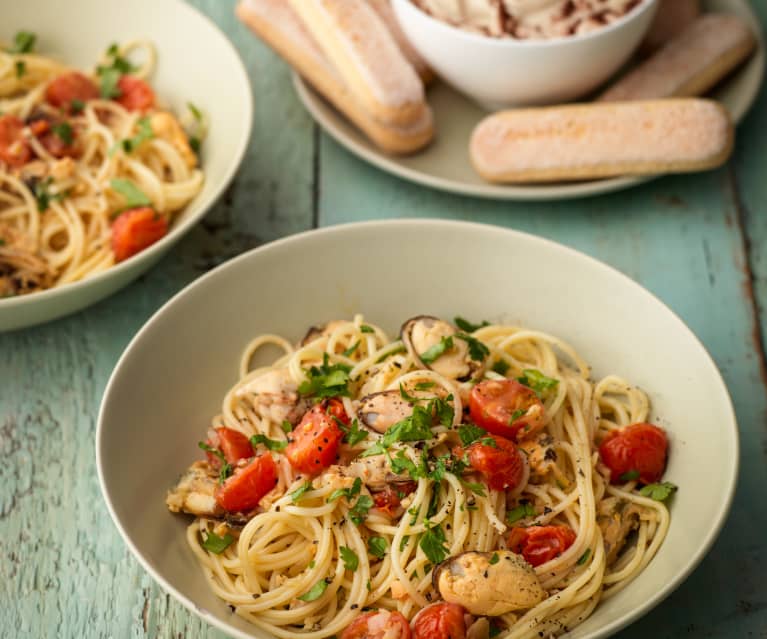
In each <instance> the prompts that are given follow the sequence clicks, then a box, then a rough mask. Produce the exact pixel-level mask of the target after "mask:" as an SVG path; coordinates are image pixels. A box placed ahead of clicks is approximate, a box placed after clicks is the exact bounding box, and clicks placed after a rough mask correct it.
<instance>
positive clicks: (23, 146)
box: [0, 32, 206, 297]
mask: <svg viewBox="0 0 767 639" xmlns="http://www.w3.org/2000/svg"><path fill="white" fill-rule="evenodd" d="M34 44H35V36H34V35H33V34H31V33H27V32H20V33H19V34H17V35H16V39H15V44H14V45H13V46H12V47H10V48H6V49H4V50H2V51H0V113H1V114H2V115H1V116H0V297H6V296H12V295H18V294H24V293H31V292H35V291H39V290H42V289H46V288H50V287H55V286H61V285H63V284H67V283H70V282H75V281H77V280H81V279H83V278H86V277H90V276H92V275H94V274H96V273H99V272H102V271H104V270H105V269H108V268H109V267H111V266H113V265H114V264H115V263H116V262H119V261H122V260H124V259H127V258H128V257H130V256H132V255H133V254H135V253H137V252H139V251H141V250H143V249H144V248H146V246H148V245H149V244H151V243H153V242H155V241H157V240H158V239H160V238H161V237H162V236H163V235H165V233H166V232H167V229H168V226H169V224H170V223H171V222H172V219H173V216H174V214H175V213H176V212H178V211H179V210H180V209H182V208H183V207H184V206H186V205H187V204H188V203H189V202H190V200H192V198H194V197H195V195H196V194H197V193H198V192H199V191H200V189H201V188H202V184H203V173H202V171H201V170H200V169H199V168H198V161H197V155H196V149H198V147H199V143H200V140H201V139H202V137H203V135H204V133H205V129H206V123H205V121H204V118H203V116H202V114H201V113H200V112H199V110H197V109H196V108H194V107H193V106H191V105H190V109H191V110H192V111H193V112H194V116H187V119H188V122H187V123H186V124H187V126H186V128H184V127H182V125H181V123H180V122H179V121H178V119H177V118H176V117H175V116H174V115H173V114H171V113H170V112H169V111H167V110H164V109H162V108H160V107H159V105H158V103H157V100H156V98H155V94H154V91H153V90H152V88H151V87H150V85H149V84H148V82H147V79H148V78H149V77H150V76H151V75H152V72H153V70H154V66H155V61H156V60H155V57H156V56H155V50H154V47H153V46H152V44H151V43H149V42H146V41H134V42H129V43H126V44H125V45H123V46H117V45H112V46H111V47H110V48H109V49H108V51H107V52H106V53H105V54H104V56H103V58H102V59H101V60H100V63H99V65H98V66H97V68H96V70H95V71H94V72H93V73H91V74H85V73H80V72H79V71H75V70H72V69H70V68H68V67H66V66H65V65H64V64H62V63H60V62H59V61H57V60H55V59H52V58H48V57H44V56H42V55H37V54H35V53H34V52H33V49H34ZM134 59H140V60H141V63H134V61H133V60H134Z"/></svg>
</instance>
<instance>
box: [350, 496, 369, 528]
mask: <svg viewBox="0 0 767 639" xmlns="http://www.w3.org/2000/svg"><path fill="white" fill-rule="evenodd" d="M372 507H373V498H372V497H371V496H370V495H360V496H359V499H357V503H356V504H354V506H352V507H351V508H350V509H349V519H351V520H352V521H353V522H354V523H355V524H357V525H358V526H359V525H360V524H361V523H362V522H363V521H365V518H366V517H367V516H368V511H369V510H370V509H371V508H372Z"/></svg>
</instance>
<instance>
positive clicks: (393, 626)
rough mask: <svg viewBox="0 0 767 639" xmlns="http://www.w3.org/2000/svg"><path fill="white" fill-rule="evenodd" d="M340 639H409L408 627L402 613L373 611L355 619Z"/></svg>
mask: <svg viewBox="0 0 767 639" xmlns="http://www.w3.org/2000/svg"><path fill="white" fill-rule="evenodd" d="M341 639H410V625H409V624H408V622H407V619H405V617H403V616H402V613H399V612H396V611H394V612H390V611H389V610H374V611H372V612H366V613H364V614H362V615H360V616H359V617H357V618H355V619H354V621H352V622H351V623H350V624H349V625H348V626H347V627H346V629H345V630H344V631H343V632H342V633H341Z"/></svg>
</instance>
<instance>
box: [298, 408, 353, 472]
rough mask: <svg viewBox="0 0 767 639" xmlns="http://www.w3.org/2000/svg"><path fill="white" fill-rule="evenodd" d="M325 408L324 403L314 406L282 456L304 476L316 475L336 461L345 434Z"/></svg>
mask: <svg viewBox="0 0 767 639" xmlns="http://www.w3.org/2000/svg"><path fill="white" fill-rule="evenodd" d="M328 406H329V404H326V403H325V402H322V403H320V404H317V405H316V406H314V407H313V408H312V409H311V410H309V411H307V412H306V413H305V414H304V416H303V418H302V419H301V421H300V422H299V424H298V426H296V427H295V428H294V429H293V432H292V433H290V436H289V438H290V443H289V444H288V447H287V448H286V449H285V455H287V457H288V460H289V461H290V465H291V466H293V468H295V469H296V470H297V471H299V472H300V473H304V474H305V475H316V474H317V473H319V472H320V471H322V470H324V469H325V468H327V467H328V466H330V465H331V464H332V463H333V462H335V460H336V457H337V454H338V446H339V444H340V443H341V439H342V438H343V436H344V434H343V431H342V430H341V428H340V427H339V426H338V424H337V423H336V420H335V419H333V417H331V416H330V415H328V413H327V407H328ZM331 410H335V409H331ZM347 419H348V418H347ZM342 421H343V420H342Z"/></svg>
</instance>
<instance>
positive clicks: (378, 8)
mask: <svg viewBox="0 0 767 639" xmlns="http://www.w3.org/2000/svg"><path fill="white" fill-rule="evenodd" d="M368 2H369V3H370V6H371V7H373V9H374V10H375V12H376V13H377V14H378V16H379V17H380V18H381V20H383V21H384V23H385V24H386V27H387V28H388V29H389V33H391V34H392V36H394V40H395V41H396V42H397V45H398V46H399V49H400V51H402V53H403V55H404V56H405V57H406V58H407V59H408V62H410V64H412V65H413V68H414V69H415V72H416V73H417V74H418V75H419V76H420V78H421V80H422V81H423V83H424V84H429V83H430V82H431V81H432V80H434V72H433V71H432V70H431V68H430V67H429V65H428V64H426V60H424V59H423V58H422V57H421V56H420V54H419V53H418V51H416V50H415V47H413V45H412V44H410V40H408V39H407V36H406V35H405V32H404V31H403V30H402V27H400V26H399V22H398V21H397V16H395V15H394V10H393V9H392V8H391V0H368Z"/></svg>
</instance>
